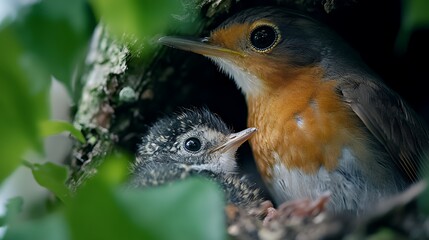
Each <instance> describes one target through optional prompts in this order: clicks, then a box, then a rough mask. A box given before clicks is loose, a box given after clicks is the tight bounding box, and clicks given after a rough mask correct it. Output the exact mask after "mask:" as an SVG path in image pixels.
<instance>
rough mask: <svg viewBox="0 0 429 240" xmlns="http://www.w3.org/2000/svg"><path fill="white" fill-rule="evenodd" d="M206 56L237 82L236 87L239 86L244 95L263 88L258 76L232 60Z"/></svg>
mask: <svg viewBox="0 0 429 240" xmlns="http://www.w3.org/2000/svg"><path fill="white" fill-rule="evenodd" d="M208 58H210V59H211V60H213V62H215V63H216V65H218V66H219V68H220V69H221V71H222V72H224V73H226V74H227V75H228V76H229V77H230V78H232V79H234V81H235V84H237V86H238V88H240V89H241V91H242V92H243V93H244V94H245V95H247V94H250V95H258V94H259V93H260V92H261V89H263V84H262V82H261V80H260V79H259V78H257V77H256V76H255V75H253V74H251V73H250V72H249V71H247V70H246V69H243V68H242V67H240V66H237V65H236V64H235V63H234V62H232V61H229V60H227V59H223V58H219V57H208Z"/></svg>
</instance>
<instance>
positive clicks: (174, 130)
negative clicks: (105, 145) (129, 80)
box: [130, 109, 264, 210]
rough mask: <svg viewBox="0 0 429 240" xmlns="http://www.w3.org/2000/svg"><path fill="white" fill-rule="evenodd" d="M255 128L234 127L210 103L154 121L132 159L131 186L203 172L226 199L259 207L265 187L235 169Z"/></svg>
mask: <svg viewBox="0 0 429 240" xmlns="http://www.w3.org/2000/svg"><path fill="white" fill-rule="evenodd" d="M255 131H256V129H255V128H247V129H245V130H243V131H241V132H238V133H232V132H231V130H230V129H229V128H228V127H227V126H226V124H225V123H224V122H223V121H222V120H221V119H220V118H219V117H218V116H216V115H214V114H212V113H211V112H210V111H208V110H207V109H192V110H184V111H182V112H180V113H178V114H174V115H171V116H167V117H164V118H161V119H160V120H158V121H156V122H155V123H154V124H153V125H152V126H151V127H150V128H149V130H148V133H147V134H146V135H145V136H144V137H143V138H142V141H141V143H140V144H139V148H138V151H137V156H136V161H135V162H134V163H133V164H132V174H131V179H130V186H131V187H148V186H159V185H163V184H168V183H171V182H175V181H179V180H182V179H186V178H189V177H192V176H200V177H204V178H207V179H209V180H212V181H214V182H215V183H217V184H218V185H219V186H220V188H221V189H223V191H224V192H225V195H226V200H227V202H228V203H231V204H234V205H236V206H238V207H243V208H244V209H249V210H250V209H251V208H256V207H259V205H260V204H261V203H262V202H263V201H264V200H263V198H262V195H261V194H262V192H261V191H260V189H259V188H257V186H256V184H254V183H252V182H251V181H250V180H248V179H247V178H246V177H245V176H243V175H240V174H238V173H237V172H236V158H235V154H236V151H237V149H238V147H239V146H240V145H241V144H242V143H244V142H245V141H247V139H249V138H250V137H251V136H252V135H253V134H254V133H255Z"/></svg>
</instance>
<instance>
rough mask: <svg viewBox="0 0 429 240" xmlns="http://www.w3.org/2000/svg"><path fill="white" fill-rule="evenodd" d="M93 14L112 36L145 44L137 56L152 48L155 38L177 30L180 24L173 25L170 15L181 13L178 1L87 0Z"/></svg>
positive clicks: (180, 3) (180, 4)
mask: <svg viewBox="0 0 429 240" xmlns="http://www.w3.org/2000/svg"><path fill="white" fill-rule="evenodd" d="M90 3H91V4H92V6H93V8H94V11H95V12H96V14H97V15H98V17H99V18H100V19H102V21H103V22H104V23H106V24H107V26H108V27H109V29H110V30H111V32H112V33H114V34H115V35H116V36H118V37H123V36H124V34H125V37H130V39H127V40H132V41H135V40H138V41H140V42H141V43H146V44H145V46H144V48H142V49H138V50H140V53H143V54H145V53H146V54H147V53H150V52H151V50H153V48H154V47H155V46H154V45H153V43H152V44H151V41H152V39H151V38H153V37H154V36H155V35H158V36H159V35H160V34H163V33H165V31H166V30H167V29H177V25H179V24H181V25H185V23H184V22H178V21H177V22H174V19H173V17H172V16H173V15H174V14H180V12H181V11H182V12H183V7H182V4H183V3H182V1H180V0H158V1H152V0H123V1H115V0H91V1H90Z"/></svg>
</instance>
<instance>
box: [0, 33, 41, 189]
mask: <svg viewBox="0 0 429 240" xmlns="http://www.w3.org/2000/svg"><path fill="white" fill-rule="evenodd" d="M0 52H1V53H2V57H1V58H0V113H1V117H0V143H1V144H0V153H1V154H2V156H1V159H0V182H1V181H3V179H4V178H5V177H6V176H8V175H9V174H10V173H11V172H12V171H13V170H14V169H15V168H16V167H17V166H18V165H19V164H20V163H21V157H22V155H23V154H24V152H25V151H26V150H28V149H29V148H30V147H34V146H38V147H39V149H40V148H41V139H40V138H39V135H38V132H37V125H36V122H37V121H38V116H40V115H39V113H38V112H44V109H43V108H44V107H46V105H45V102H43V101H42V100H43V97H42V98H40V96H36V95H32V94H30V88H29V86H28V81H27V79H26V76H25V75H24V73H23V70H22V69H21V68H20V66H19V61H20V59H21V56H22V52H23V50H22V49H21V47H20V46H19V45H18V43H17V40H16V37H15V35H14V34H13V32H12V30H11V28H10V27H9V26H8V27H5V26H3V27H0ZM41 99H42V100H41Z"/></svg>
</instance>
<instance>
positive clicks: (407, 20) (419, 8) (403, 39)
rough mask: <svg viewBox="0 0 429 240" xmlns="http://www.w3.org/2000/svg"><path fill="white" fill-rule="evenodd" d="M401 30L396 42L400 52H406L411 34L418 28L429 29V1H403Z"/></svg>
mask: <svg viewBox="0 0 429 240" xmlns="http://www.w3.org/2000/svg"><path fill="white" fill-rule="evenodd" d="M403 3H404V6H403V8H402V9H403V12H402V20H401V28H400V31H399V34H398V39H397V42H396V45H397V50H398V51H402V52H403V51H405V49H406V48H407V45H408V41H409V39H410V36H411V34H412V33H413V31H414V30H416V29H417V28H429V14H428V12H429V1H427V0H408V1H403Z"/></svg>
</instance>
